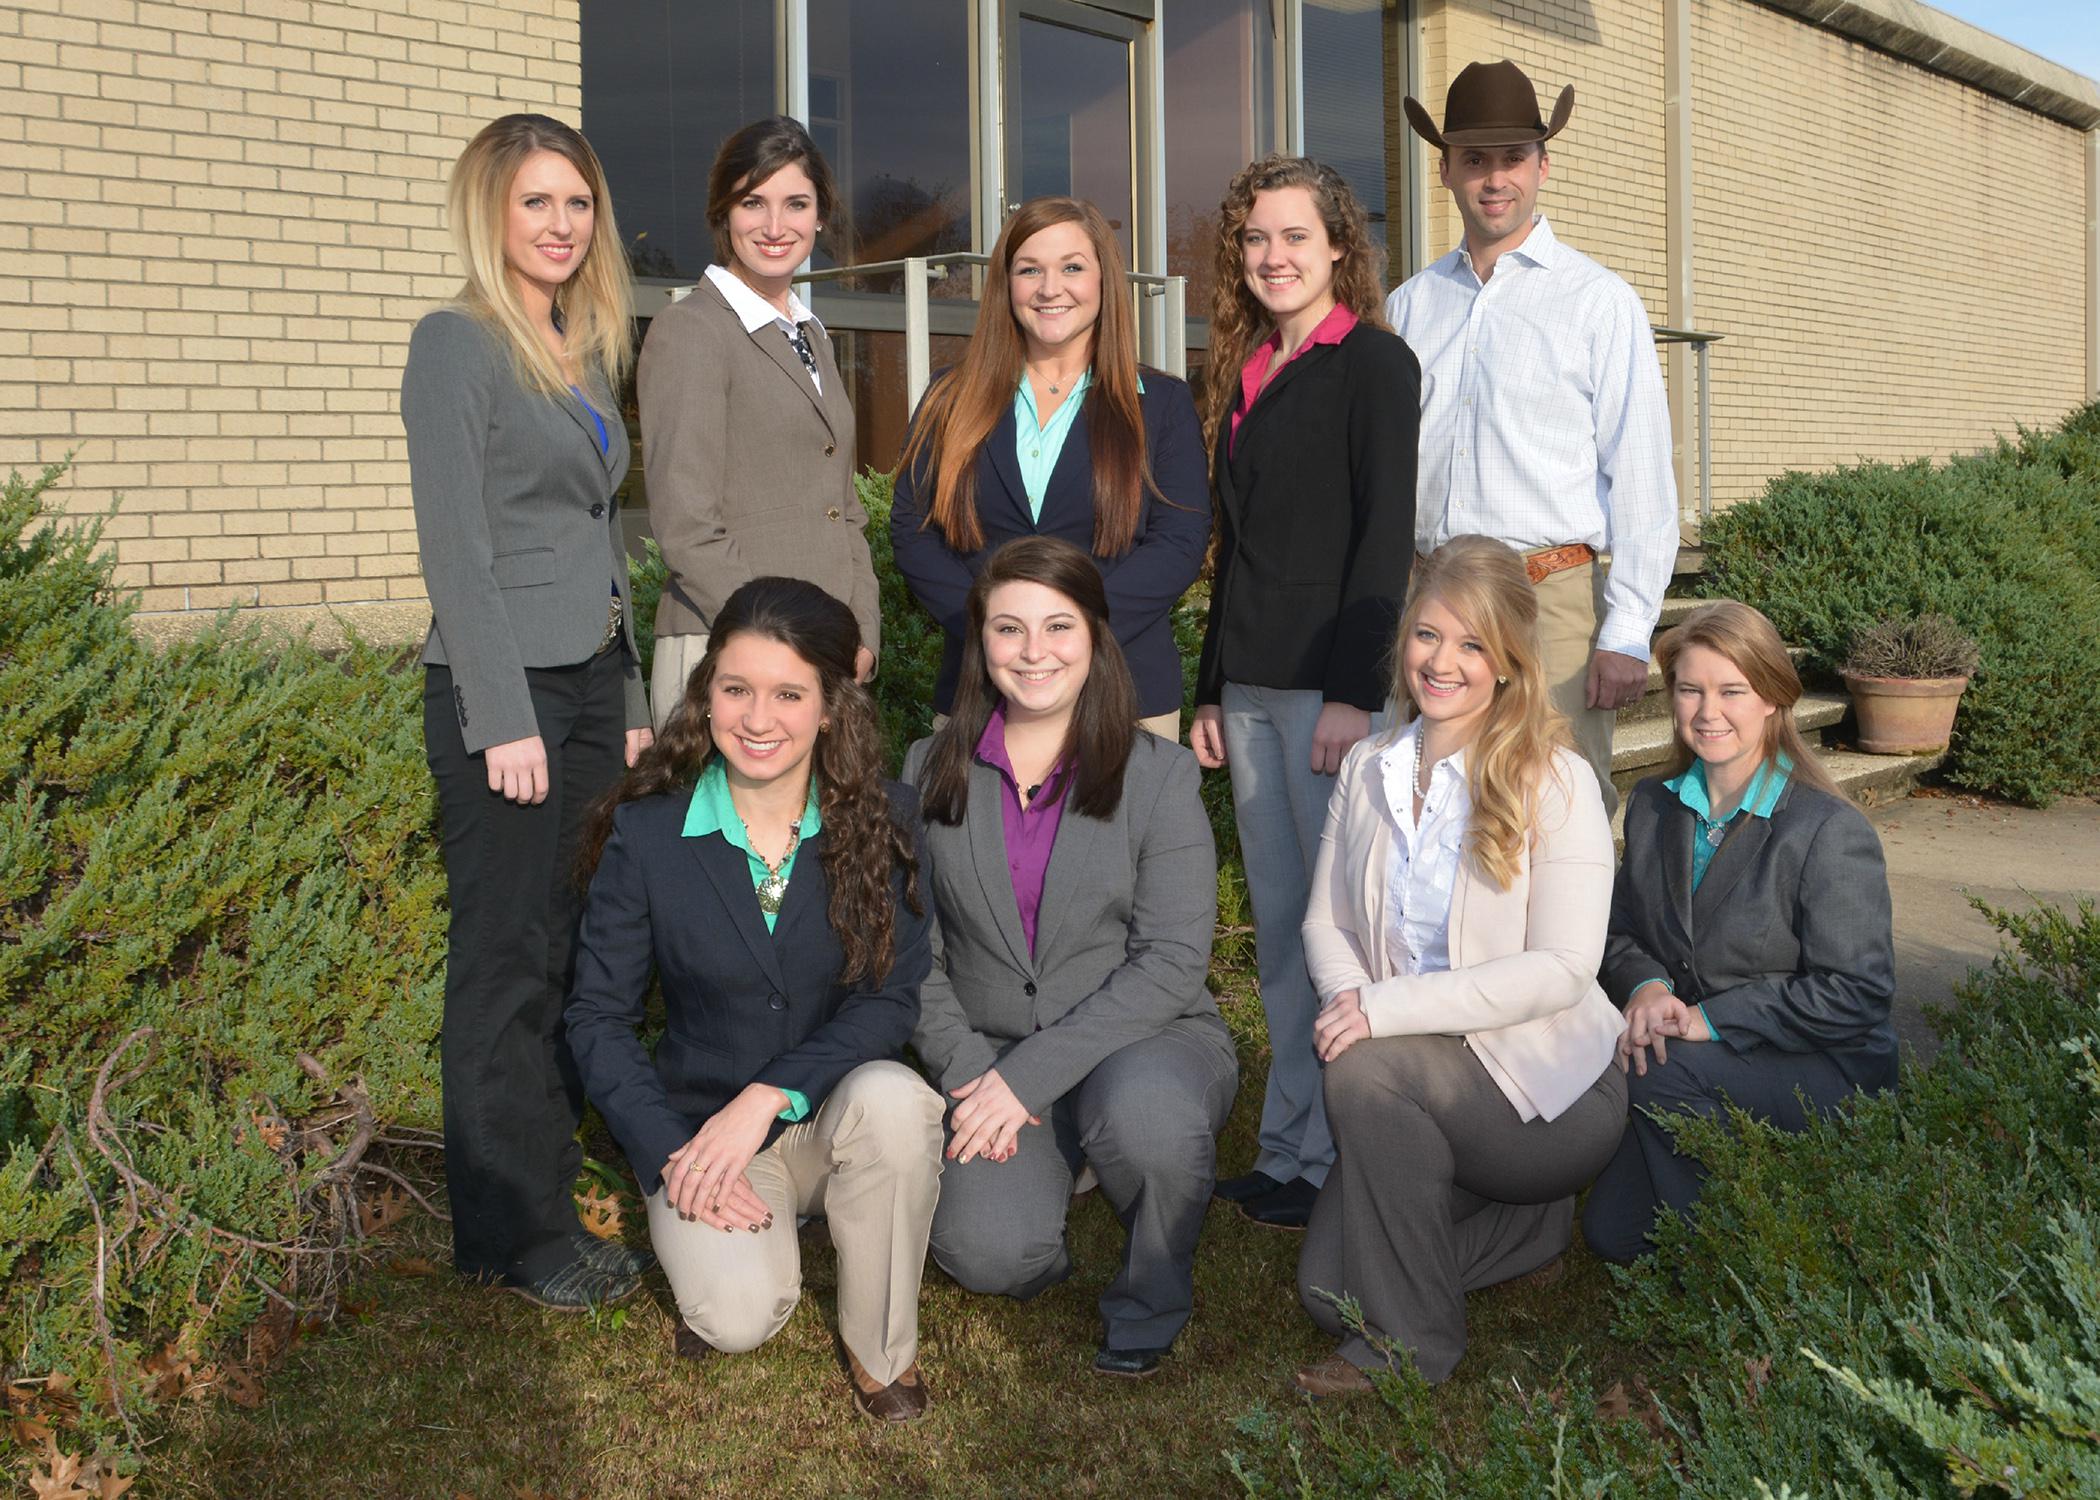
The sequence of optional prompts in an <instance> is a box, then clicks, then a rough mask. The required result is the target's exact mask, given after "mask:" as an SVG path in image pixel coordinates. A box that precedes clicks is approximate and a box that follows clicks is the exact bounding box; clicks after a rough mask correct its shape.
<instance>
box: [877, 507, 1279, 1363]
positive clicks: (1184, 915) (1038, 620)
mask: <svg viewBox="0 0 2100 1500" xmlns="http://www.w3.org/2000/svg"><path fill="white" fill-rule="evenodd" d="M1107 611H1108V603H1107V599H1106V598H1105V596H1104V593H1103V590H1102V586H1101V575H1100V573H1099V572H1098V571H1097V570H1096V569H1095V567H1094V565H1093V563H1092V562H1091V561H1090V560H1089V559H1088V558H1087V555H1086V554H1085V553H1084V552H1082V551H1080V550H1079V549H1078V548H1077V547H1074V546H1071V545H1070V544H1068V543H1066V542H1062V541H1059V540H1057V539H1056V538H1055V537H1023V538H1020V539H1019V540H1016V541H1011V542H1008V543H1007V544H1006V545H1005V546H1003V547H1001V548H1000V549H999V550H998V551H997V552H995V553H993V554H992V556H991V558H990V560H989V561H988V562H987V563H986V564H985V569H984V571H983V572H982V573H981V574H979V575H978V579H977V584H976V586H975V587H974V588H972V589H971V591H970V599H969V620H970V635H969V638H968V640H967V641H966V642H965V645H964V650H963V662H964V676H963V680H962V685H961V687H960V688H959V690H958V691H957V694H956V700H955V715H954V717H953V718H951V719H949V721H948V723H947V725H946V726H945V727H944V728H942V729H941V731H940V732H939V733H938V734H936V735H935V736H934V737H933V738H932V739H930V740H921V741H920V742H919V743H918V744H916V745H914V746H913V747H912V750H911V754H910V755H909V756H907V757H906V759H905V774H906V776H907V777H908V778H910V779H912V780H913V781H914V782H915V783H916V784H917V785H918V786H919V788H920V790H921V792H922V794H923V796H924V799H925V807H926V846H927V853H928V877H929V880H930V883H931V887H932V893H933V899H934V905H935V908H936V911H937V912H938V914H939V918H940V930H939V933H938V935H937V940H936V944H935V960H934V967H933V972H932V973H931V974H930V975H929V976H928V977H927V981H926V988H925V994H924V1002H923V1004H922V1005H921V1007H920V1015H919V1027H918V1031H917V1032H916V1033H915V1034H914V1036H913V1038H912V1043H913V1046H914V1047H915V1048H916V1049H917V1051H918V1054H919V1057H920V1058H921V1059H922V1060H923V1061H924V1062H925V1063H926V1065H927V1067H928V1068H929V1069H931V1070H932V1072H933V1074H934V1076H935V1078H936V1079H937V1080H938V1082H939V1084H940V1086H941V1088H942V1090H943V1091H944V1092H945V1093H947V1094H948V1095H949V1096H950V1097H951V1098H953V1099H955V1100H956V1101H957V1103H956V1105H955V1109H954V1114H953V1116H952V1117H951V1120H950V1125H949V1131H950V1133H949V1144H948V1157H949V1162H950V1165H949V1166H948V1167H947V1169H946V1171H945V1173H944V1174H943V1177H942V1183H941V1202H940V1207H939V1209H938V1210H937V1211H936V1212H935V1215H934V1225H933V1256H934V1259H935V1260H936V1261H938V1262H939V1263H940V1266H941V1268H942V1269H943V1270H945V1271H946V1272H948V1274H949V1275H951V1276H953V1277H954V1278H955V1279H956V1280H957V1281H959V1282H961V1283H962V1284H963V1285H964V1286H966V1287H968V1288H970V1289H971V1290H972V1291H978V1292H995V1293H1002V1294H1004V1295H1007V1296H1011V1297H1018V1298H1026V1297H1031V1296H1034V1295H1035V1294H1036V1293H1037V1292H1039V1291H1041V1290H1043V1289H1044V1288H1045V1287H1047V1286H1050V1285H1052V1284H1053V1283H1055V1282H1058V1281H1061V1280H1063V1279H1064V1277H1066V1276H1067V1275H1069V1274H1070V1273H1071V1269H1072V1261H1071V1257H1070V1256H1069V1255H1068V1254H1067V1252H1066V1249H1065V1213H1066V1210H1067V1208H1068V1207H1069V1206H1070V1204H1071V1201H1072V1184H1073V1180H1074V1178H1075V1177H1076V1176H1077V1175H1078V1174H1079V1173H1080V1171H1081V1170H1082V1169H1083V1168H1085V1167H1091V1168H1092V1169H1093V1170H1094V1172H1095V1173H1097V1174H1098V1176H1099V1179H1100V1183H1101V1191H1102V1193H1103V1195H1104V1196H1106V1198H1107V1199H1108V1202H1109V1204H1110V1206H1111V1207H1112V1208H1114V1209H1115V1212H1116V1217H1117V1218H1118V1219H1120V1220H1121V1221H1122V1223H1123V1228H1124V1232H1125V1238H1124V1244H1123V1264H1122V1267H1121V1269H1120V1270H1119V1271H1118V1272H1117V1274H1116V1277H1115V1280H1114V1281H1112V1282H1111V1283H1110V1284H1109V1286H1108V1287H1107V1289H1106V1290H1104V1291H1103V1292H1102V1294H1101V1324H1102V1335H1101V1348H1100V1351H1099V1352H1098V1353H1097V1354H1096V1355H1095V1356H1094V1369H1095V1370H1096V1371H1098V1372H1100V1373H1101V1374H1104V1375H1116V1376H1123V1377H1126V1378H1137V1377H1142V1376H1146V1375H1150V1374H1152V1373H1153V1372H1154V1371H1155V1370H1157V1369H1158V1368H1159V1361H1160V1358H1161V1356H1162V1355H1164V1354H1165V1353H1166V1352H1167V1349H1168V1347H1169V1346H1170V1345H1171V1344H1172V1343H1173V1342H1174V1338H1175V1336H1176V1335H1177V1334H1178V1333H1180V1331H1181V1329H1182V1326H1183V1325H1184V1324H1185V1323H1186V1322H1187V1321H1188V1318H1189V1312H1190V1309H1191V1308H1192V1306H1193V1305H1194V1297H1195V1288H1194V1274H1193V1273H1194V1265H1195V1256H1196V1237H1197V1235H1198V1234H1199V1233H1201V1231H1202V1229H1203V1216H1204V1210H1205V1207H1206V1206H1207V1204H1208V1202H1209V1200H1210V1187H1211V1179H1212V1176H1213V1175H1214V1169H1215V1167H1216V1163H1217V1135H1218V1131H1219V1129H1220V1128H1222V1127H1223V1125H1224V1123H1225V1116H1226V1114H1227V1113H1228V1111H1230V1109H1231V1108H1232V1095H1233V1090H1234V1087H1235V1086H1236V1084H1237V1082H1238V1079H1239V1065H1238V1062H1237V1060H1236V1058H1235V1056H1234V1054H1233V1048H1232V1037H1231V1035H1230V1034H1229V1033H1228V1032H1227V1031H1226V1029H1225V1023H1224V1022H1223V1021H1222V1020H1220V1019H1219V1017H1218V1008H1217V1005H1216V1003H1215V1002H1214V1001H1213V1000H1212V999H1211V997H1210V992H1209V991H1208V990H1207V989H1205V988H1204V983H1205V980H1206V978H1207V977H1208V974H1209V970H1210V944H1211V936H1212V932H1213V930H1214V928H1215V927H1216V925H1217V914H1218V891H1217V850H1216V848H1215V846H1214V845H1213V843H1212V839H1211V832H1210V819H1209V817H1208V815H1207V814H1206V813H1205V812H1204V810H1203V799H1202V796H1201V795H1200V792H1199V789H1198V781H1199V773H1198V772H1197V770H1196V763H1195V761H1194V760H1193V759H1191V758H1190V756H1189V753H1188V751H1186V750H1184V749H1183V748H1182V747H1181V746H1180V745H1178V744H1174V743H1171V742H1169V741H1167V740H1164V739H1162V738H1161V737H1159V736H1157V735H1151V734H1144V733H1140V732H1139V731H1138V730H1137V729H1136V728H1135V727H1134V726H1133V724H1132V722H1131V721H1132V719H1133V718H1134V717H1135V714H1134V712H1133V707H1134V701H1135V694H1134V693H1133V691H1132V689H1131V685H1130V672H1129V669H1128V668H1127V667H1125V666H1124V664H1123V656H1122V652H1121V651H1120V650H1119V649H1118V648H1117V646H1116V642H1115V637H1114V636H1113V635H1112V634H1111V633H1110V632H1109V629H1108V622H1107Z"/></svg>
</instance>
